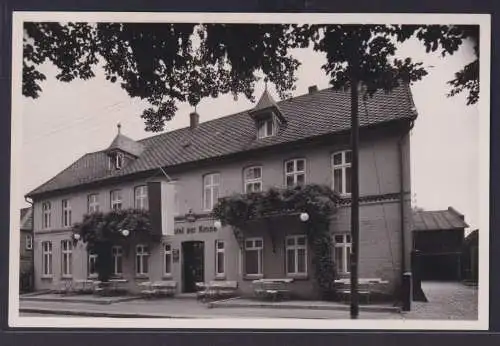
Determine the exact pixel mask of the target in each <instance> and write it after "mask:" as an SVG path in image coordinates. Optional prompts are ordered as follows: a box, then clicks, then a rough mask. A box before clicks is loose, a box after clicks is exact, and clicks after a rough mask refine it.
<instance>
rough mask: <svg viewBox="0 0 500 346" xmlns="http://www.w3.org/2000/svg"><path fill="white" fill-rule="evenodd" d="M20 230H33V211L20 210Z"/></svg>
mask: <svg viewBox="0 0 500 346" xmlns="http://www.w3.org/2000/svg"><path fill="white" fill-rule="evenodd" d="M20 225H21V226H20V228H21V229H22V230H27V231H31V230H32V229H33V209H32V208H23V209H21V224H20Z"/></svg>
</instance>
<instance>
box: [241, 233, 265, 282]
mask: <svg viewBox="0 0 500 346" xmlns="http://www.w3.org/2000/svg"><path fill="white" fill-rule="evenodd" d="M263 249H264V241H263V239H262V238H247V239H245V274H246V275H262V250H263Z"/></svg>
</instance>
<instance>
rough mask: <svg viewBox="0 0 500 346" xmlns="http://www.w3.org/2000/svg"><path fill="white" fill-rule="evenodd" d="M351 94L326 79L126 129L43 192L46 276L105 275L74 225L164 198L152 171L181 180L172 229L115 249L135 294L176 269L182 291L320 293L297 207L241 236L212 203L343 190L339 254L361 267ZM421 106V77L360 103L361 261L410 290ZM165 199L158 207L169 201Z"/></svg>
mask: <svg viewBox="0 0 500 346" xmlns="http://www.w3.org/2000/svg"><path fill="white" fill-rule="evenodd" d="M349 105H350V99H349V93H348V92H344V91H335V90H333V89H326V90H320V91H317V90H315V89H314V88H311V89H310V92H309V93H308V94H306V95H302V96H299V97H296V98H292V99H289V100H285V101H281V102H278V103H275V102H274V100H273V99H272V97H271V96H270V95H269V94H268V92H267V90H266V91H265V92H264V94H263V95H262V97H261V99H260V101H259V103H258V104H257V106H256V107H255V108H254V109H252V110H249V111H246V112H241V113H238V114H234V115H230V116H226V117H221V118H219V119H216V120H212V121H207V122H201V123H199V115H198V114H197V113H192V114H191V115H190V117H191V119H190V120H191V124H190V126H189V127H186V128H183V129H179V130H176V131H172V132H168V133H165V134H160V135H157V136H153V137H150V138H146V139H143V140H140V141H134V140H132V139H130V138H128V137H126V136H124V135H123V134H121V131H120V128H119V129H118V134H117V135H116V137H115V139H114V140H113V142H112V144H111V145H110V146H109V148H107V149H106V150H103V151H99V152H95V153H90V154H86V155H84V156H83V157H81V158H80V159H78V160H77V161H76V162H75V163H73V164H72V165H71V166H69V167H68V168H67V169H66V170H64V171H63V172H61V173H59V174H58V175H56V176H55V177H54V178H52V179H51V180H49V181H48V182H46V183H45V184H43V185H42V186H40V187H38V188H37V189H35V190H34V191H32V192H30V193H29V194H28V195H27V197H29V198H31V199H32V201H33V208H34V209H33V210H34V218H33V222H34V235H35V242H34V256H35V287H36V289H38V290H42V289H51V288H53V287H54V286H56V285H57V284H58V283H59V282H61V281H64V280H77V279H87V278H94V277H96V276H97V273H96V269H95V263H96V255H95V254H93V253H89V252H88V251H87V250H86V246H85V244H84V243H82V242H78V243H75V242H73V238H72V234H73V231H72V227H73V225H74V224H75V223H76V222H79V221H81V220H82V217H83V216H84V215H85V214H87V213H92V212H96V211H100V212H109V211H110V210H113V209H131V208H138V209H141V208H144V209H151V208H152V207H153V206H151V205H150V204H151V203H156V202H153V199H152V198H151V197H152V196H151V189H150V185H151V184H149V183H150V182H152V181H155V182H162V181H163V182H164V183H165V186H167V185H168V186H169V188H168V189H167V190H166V191H167V192H166V194H167V197H165V198H160V201H161V203H162V204H161V205H160V209H161V212H162V214H163V217H164V218H167V219H169V220H171V222H167V223H166V224H165V225H164V226H163V233H162V236H161V237H160V238H155V239H154V240H152V239H141V238H139V237H131V236H128V237H125V236H124V237H123V240H120V241H118V242H117V243H116V244H115V245H114V246H113V249H112V261H113V275H114V276H115V277H120V278H124V279H126V280H127V285H128V288H129V289H130V290H131V291H137V290H138V284H139V283H141V282H144V281H157V280H175V281H177V283H178V286H177V289H178V292H179V293H180V292H192V291H194V290H195V289H196V286H195V283H196V282H208V281H211V280H230V281H237V282H238V287H239V291H240V293H241V294H247V295H250V294H252V290H253V288H252V281H253V280H255V279H257V278H293V279H294V281H293V283H292V285H291V287H292V292H293V294H294V295H296V296H298V297H302V298H311V299H312V298H316V297H317V293H318V290H317V287H316V279H315V273H314V266H313V265H312V261H313V253H312V251H311V250H310V246H309V245H308V244H307V238H306V237H305V227H304V222H303V221H301V220H300V219H299V217H298V216H296V217H292V216H290V217H284V218H282V219H279V220H277V221H274V222H272V223H259V222H257V223H255V224H252V225H249V226H248V228H247V229H245V231H244V239H243V241H242V242H239V241H237V239H236V237H235V235H234V232H233V229H232V228H231V227H230V226H223V227H218V225H217V222H216V221H217V220H215V219H214V218H213V217H212V216H211V210H212V208H213V207H214V205H215V204H216V203H217V200H218V199H219V198H221V197H224V196H229V195H231V194H234V193H247V192H255V191H264V190H267V189H269V188H271V187H278V188H286V187H292V186H294V185H297V184H311V183H314V184H324V185H328V186H331V187H332V189H334V190H335V191H337V192H338V194H339V195H340V197H341V198H340V202H339V203H338V208H337V211H336V212H335V213H334V214H333V215H332V216H331V223H330V231H331V233H332V239H333V241H334V242H333V243H332V250H333V258H334V259H335V265H336V268H337V273H338V276H339V277H342V276H348V275H349V254H350V249H351V237H350V177H351V172H350V169H351V168H350V167H351V160H350V158H351V153H350V150H349V148H350V144H349V143H350V142H349V140H350V137H349V129H350V108H349ZM415 118H416V112H415V109H414V106H413V102H412V98H411V93H410V90H409V87H407V86H402V87H399V88H397V89H395V90H394V91H393V92H391V93H389V94H387V93H383V92H379V93H376V94H375V95H374V97H373V98H368V99H367V100H361V101H360V125H361V129H360V153H359V163H360V177H359V178H360V196H361V197H360V264H359V274H360V277H362V278H363V277H364V278H380V279H383V280H386V281H388V282H389V284H388V285H386V286H384V288H383V290H384V291H385V293H387V294H395V293H396V292H398V290H399V287H400V284H401V277H402V274H403V272H405V271H408V270H409V268H410V263H409V261H410V251H411V239H410V238H411V205H410V196H411V194H410V192H411V191H410V186H411V184H410V141H409V131H410V129H411V127H412V124H413V121H414V120H415ZM157 207H158V205H155V206H154V208H157Z"/></svg>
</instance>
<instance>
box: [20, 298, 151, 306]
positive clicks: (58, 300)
mask: <svg viewBox="0 0 500 346" xmlns="http://www.w3.org/2000/svg"><path fill="white" fill-rule="evenodd" d="M137 299H141V298H140V297H127V298H120V299H102V300H90V299H78V298H67V299H63V298H37V297H20V298H19V301H25V302H42V303H45V302H52V303H84V304H97V305H110V304H115V303H122V302H128V301H132V300H137Z"/></svg>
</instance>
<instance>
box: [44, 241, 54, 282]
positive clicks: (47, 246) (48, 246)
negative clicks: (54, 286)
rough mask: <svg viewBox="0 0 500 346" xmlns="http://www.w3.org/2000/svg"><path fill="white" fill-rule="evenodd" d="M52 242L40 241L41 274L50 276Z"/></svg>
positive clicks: (51, 272) (51, 273)
mask: <svg viewBox="0 0 500 346" xmlns="http://www.w3.org/2000/svg"><path fill="white" fill-rule="evenodd" d="M52 263H53V262H52V242H51V241H42V276H43V277H52V275H53V271H52V269H53V268H52Z"/></svg>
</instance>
